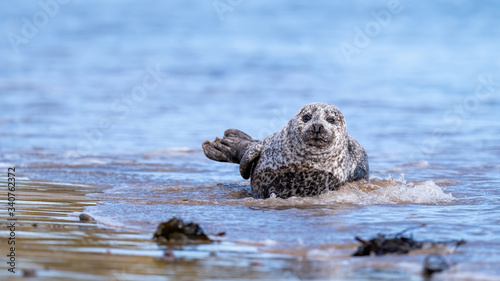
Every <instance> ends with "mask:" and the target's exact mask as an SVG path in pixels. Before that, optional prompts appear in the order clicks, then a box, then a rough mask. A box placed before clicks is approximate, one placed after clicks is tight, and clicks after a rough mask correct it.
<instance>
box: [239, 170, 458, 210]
mask: <svg viewBox="0 0 500 281" xmlns="http://www.w3.org/2000/svg"><path fill="white" fill-rule="evenodd" d="M453 200H454V197H453V195H452V194H451V193H447V192H445V191H444V190H443V189H442V188H441V187H439V186H438V185H437V184H436V183H435V182H434V181H424V182H406V181H405V180H404V175H402V176H401V177H400V178H399V179H397V180H396V179H393V178H392V177H390V176H389V178H387V179H371V180H370V181H369V182H367V181H359V182H354V183H348V184H345V185H343V186H341V187H340V188H339V189H338V190H335V191H329V192H328V193H325V194H322V195H320V196H317V197H291V198H288V199H281V198H276V197H275V196H271V198H268V199H253V198H245V199H243V200H242V201H243V204H244V205H248V206H255V205H257V206H269V207H275V206H290V205H295V206H307V205H339V204H348V205H382V204H432V205H433V204H449V203H451V202H452V201H453Z"/></svg>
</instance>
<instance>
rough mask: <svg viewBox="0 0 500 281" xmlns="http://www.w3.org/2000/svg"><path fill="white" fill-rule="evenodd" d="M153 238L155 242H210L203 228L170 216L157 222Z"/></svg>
mask: <svg viewBox="0 0 500 281" xmlns="http://www.w3.org/2000/svg"><path fill="white" fill-rule="evenodd" d="M153 240H154V241H156V242H157V243H168V242H177V243H178V242H181V243H186V242H191V243H193V242H194V243H196V242H198V243H199V242H202V243H206V242H211V240H210V239H209V238H208V236H207V235H206V234H205V233H204V232H203V229H202V228H201V227H200V226H199V225H198V224H197V223H194V222H189V223H185V222H184V221H183V220H182V219H178V218H175V217H173V218H171V219H170V220H169V221H167V222H162V223H160V224H158V228H157V229H156V231H155V233H154V235H153Z"/></svg>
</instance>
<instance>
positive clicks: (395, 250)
mask: <svg viewBox="0 0 500 281" xmlns="http://www.w3.org/2000/svg"><path fill="white" fill-rule="evenodd" d="M423 226H425V225H421V226H417V227H411V228H408V229H405V230H403V231H401V232H398V233H396V234H388V235H387V234H380V233H379V234H377V236H376V237H374V238H372V239H370V240H368V241H366V240H363V239H361V238H359V237H358V236H356V237H355V239H356V240H357V241H359V242H361V245H360V246H359V247H358V249H357V250H356V252H355V253H354V254H353V256H369V255H371V254H372V253H373V254H375V255H377V256H380V255H385V254H408V253H409V252H410V251H412V250H417V249H422V247H423V246H424V245H433V246H435V245H454V246H455V247H458V246H460V245H462V244H464V243H465V241H464V240H450V241H417V240H415V239H413V236H411V235H410V236H405V235H404V233H405V232H407V231H409V230H412V229H415V228H419V227H423Z"/></svg>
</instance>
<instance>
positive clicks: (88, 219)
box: [79, 213, 96, 223]
mask: <svg viewBox="0 0 500 281" xmlns="http://www.w3.org/2000/svg"><path fill="white" fill-rule="evenodd" d="M79 218H80V221H81V222H89V223H95V222H96V221H95V219H94V218H93V217H91V216H89V215H87V214H84V213H81V214H80V216H79Z"/></svg>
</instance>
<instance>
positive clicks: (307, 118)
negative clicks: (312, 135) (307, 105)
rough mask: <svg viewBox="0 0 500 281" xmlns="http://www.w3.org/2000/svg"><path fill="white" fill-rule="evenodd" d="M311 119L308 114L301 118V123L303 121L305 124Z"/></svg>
mask: <svg viewBox="0 0 500 281" xmlns="http://www.w3.org/2000/svg"><path fill="white" fill-rule="evenodd" d="M311 119H312V117H311V115H309V114H306V115H304V116H302V121H304V122H307V121H309V120H311Z"/></svg>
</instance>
